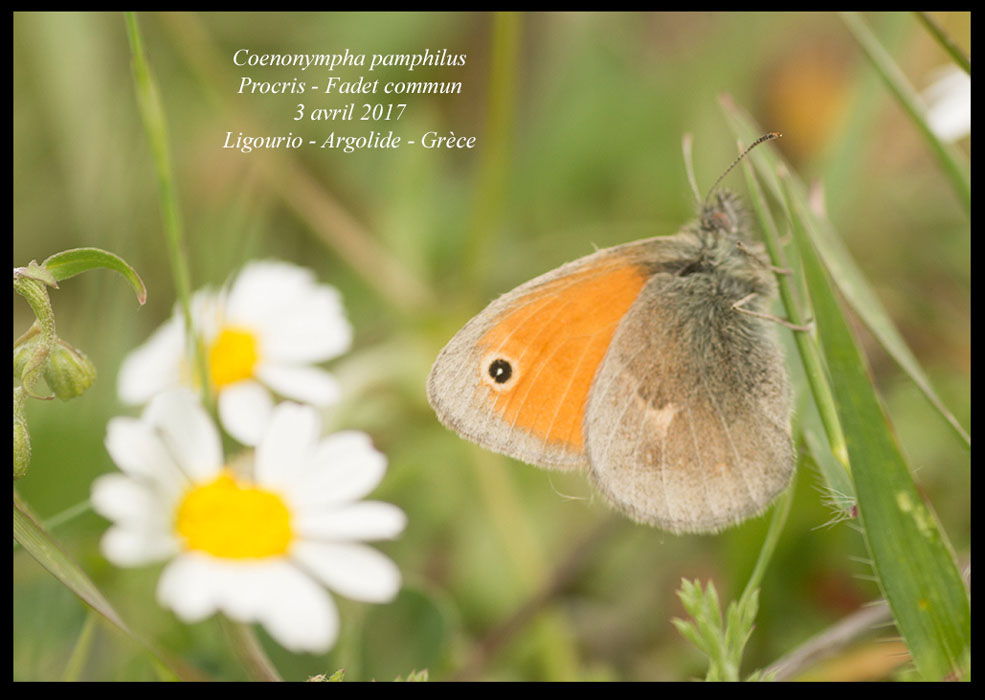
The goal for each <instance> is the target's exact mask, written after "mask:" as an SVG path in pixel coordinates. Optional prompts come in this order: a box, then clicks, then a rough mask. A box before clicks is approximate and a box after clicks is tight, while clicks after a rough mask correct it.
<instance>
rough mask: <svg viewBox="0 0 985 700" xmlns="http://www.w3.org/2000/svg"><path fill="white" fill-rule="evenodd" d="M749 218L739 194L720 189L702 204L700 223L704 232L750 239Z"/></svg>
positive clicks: (716, 235)
mask: <svg viewBox="0 0 985 700" xmlns="http://www.w3.org/2000/svg"><path fill="white" fill-rule="evenodd" d="M748 220H749V215H748V212H747V211H746V208H745V206H744V205H743V204H742V201H741V200H740V199H739V196H738V195H736V194H735V193H733V192H729V191H728V190H719V191H717V192H715V193H714V194H713V195H712V196H711V197H710V198H709V199H708V201H706V202H705V203H704V204H703V205H702V207H701V215H700V217H699V219H698V223H699V226H700V229H701V232H702V233H707V234H713V235H714V236H715V237H718V236H722V235H725V236H728V237H730V238H738V239H748V238H749V234H748V230H749V227H748Z"/></svg>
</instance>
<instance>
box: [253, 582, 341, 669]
mask: <svg viewBox="0 0 985 700" xmlns="http://www.w3.org/2000/svg"><path fill="white" fill-rule="evenodd" d="M288 572H289V573H290V575H286V574H287V573H288ZM278 574H279V576H278V580H277V581H276V591H277V594H276V595H275V596H273V597H271V598H270V599H268V600H267V606H266V608H265V609H264V610H263V611H261V613H260V616H259V619H260V622H261V624H263V626H264V627H265V628H266V629H267V631H268V632H269V633H270V636H272V637H273V638H274V639H276V640H277V641H278V642H279V643H280V644H281V646H283V647H284V648H285V649H289V650H290V651H294V652H309V653H324V652H326V651H328V650H329V649H330V648H331V647H332V645H333V644H334V643H335V639H336V637H337V636H338V631H339V614H338V610H337V609H336V607H335V602H334V601H333V600H332V597H331V596H330V595H328V593H326V592H325V589H324V588H322V587H321V586H319V585H318V584H317V583H316V582H315V581H314V580H313V579H312V578H310V577H308V576H306V575H304V574H302V573H301V572H299V571H297V570H296V569H293V568H287V569H286V570H284V571H280V572H278Z"/></svg>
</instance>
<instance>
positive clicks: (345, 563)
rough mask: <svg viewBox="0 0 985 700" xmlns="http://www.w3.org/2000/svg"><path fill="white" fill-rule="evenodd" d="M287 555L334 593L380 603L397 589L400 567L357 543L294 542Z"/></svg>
mask: <svg viewBox="0 0 985 700" xmlns="http://www.w3.org/2000/svg"><path fill="white" fill-rule="evenodd" d="M291 558H292V559H295V560H297V561H298V562H299V563H301V564H302V566H303V568H305V569H306V570H308V571H310V572H311V573H312V574H314V575H315V576H317V577H318V578H319V579H320V580H321V582H322V583H324V584H325V585H326V586H328V587H329V588H331V589H332V590H333V591H335V592H336V593H340V594H341V595H344V596H345V597H347V598H352V599H353V600H363V601H366V602H369V603H384V602H386V601H388V600H392V599H393V597H394V596H395V595H397V591H399V590H400V570H399V569H398V568H397V565H396V564H394V563H393V562H392V561H390V559H388V558H387V557H386V556H384V555H383V554H380V553H379V552H377V551H376V550H375V549H373V548H371V547H366V546H363V545H358V544H330V543H324V542H297V543H296V544H295V545H294V546H293V547H292V548H291Z"/></svg>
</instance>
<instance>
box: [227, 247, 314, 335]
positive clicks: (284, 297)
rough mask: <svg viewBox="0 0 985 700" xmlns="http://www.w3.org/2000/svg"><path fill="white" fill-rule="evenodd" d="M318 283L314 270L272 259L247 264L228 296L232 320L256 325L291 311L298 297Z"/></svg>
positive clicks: (228, 314)
mask: <svg viewBox="0 0 985 700" xmlns="http://www.w3.org/2000/svg"><path fill="white" fill-rule="evenodd" d="M314 287H315V278H314V273H312V272H311V270H308V269H306V268H303V267H298V266H296V265H291V264H289V263H284V262H277V261H273V260H262V261H255V262H251V263H250V264H248V265H247V266H246V267H244V268H243V270H242V271H241V272H240V273H239V274H238V275H237V276H236V280H235V281H234V282H233V284H232V286H231V288H230V290H229V296H228V299H227V305H226V319H227V321H228V322H229V323H235V324H244V325H248V326H254V325H257V324H260V325H263V322H264V321H265V320H267V319H275V318H276V317H277V316H280V315H283V314H284V313H289V311H290V309H291V307H292V306H293V305H294V304H295V303H297V300H298V299H303V298H304V296H305V295H306V294H307V293H308V292H309V290H311V289H312V288H314Z"/></svg>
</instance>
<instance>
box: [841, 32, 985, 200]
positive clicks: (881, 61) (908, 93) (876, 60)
mask: <svg viewBox="0 0 985 700" xmlns="http://www.w3.org/2000/svg"><path fill="white" fill-rule="evenodd" d="M840 16H841V19H842V21H843V22H844V23H845V24H846V25H847V26H848V29H849V31H850V32H851V33H852V35H853V36H854V37H855V40H856V41H857V42H858V44H859V46H861V47H862V50H863V51H864V52H865V55H866V56H868V58H869V61H870V62H871V63H872V65H873V67H874V68H875V69H876V71H877V72H878V73H879V75H880V77H882V79H883V82H885V83H886V87H888V88H889V89H890V91H891V92H892V93H893V95H894V96H895V97H896V100H897V101H898V102H899V104H900V106H901V107H902V108H903V110H904V111H905V112H906V114H907V115H908V116H909V117H910V119H911V121H912V122H913V124H914V126H916V127H917V130H918V131H919V132H920V133H921V134H922V135H923V137H924V139H925V140H926V141H927V145H929V146H930V149H931V151H933V153H934V155H935V156H936V158H937V160H938V162H939V163H940V165H941V167H942V168H943V169H944V173H945V174H946V175H947V177H948V179H949V180H950V181H951V186H952V187H953V188H954V192H955V194H956V195H957V196H958V199H959V200H960V201H961V204H962V205H963V206H964V209H965V211H966V212H967V213H969V214H970V213H971V167H970V166H969V164H968V161H967V159H966V158H965V157H964V155H963V154H962V153H961V152H960V151H959V150H958V149H956V148H954V147H953V146H951V145H950V144H946V143H944V142H943V141H941V140H940V139H939V138H937V134H935V133H934V132H933V130H932V129H931V128H930V124H929V123H928V122H927V118H926V116H925V114H924V112H925V108H924V105H923V102H922V101H921V99H920V96H919V95H918V94H917V91H916V90H914V89H913V86H912V85H910V82H909V81H908V80H907V79H906V76H905V75H903V71H901V70H900V67H899V66H898V65H897V63H896V61H894V60H893V58H892V56H890V55H889V54H888V53H887V52H886V50H885V49H884V48H883V47H882V44H881V43H879V39H877V38H876V36H875V34H873V33H872V32H871V31H870V30H869V28H868V27H867V26H866V24H865V22H864V21H863V20H862V18H861V17H859V15H858V13H856V12H842V13H840Z"/></svg>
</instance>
